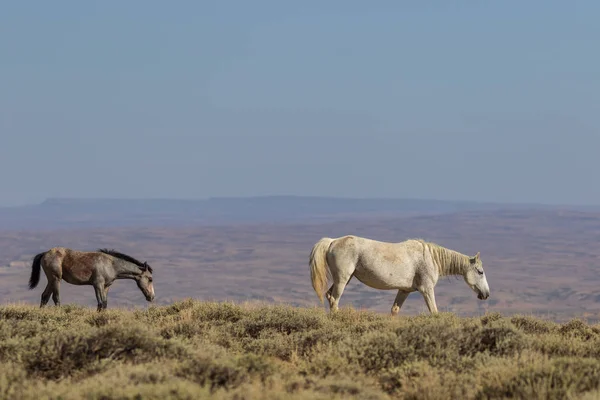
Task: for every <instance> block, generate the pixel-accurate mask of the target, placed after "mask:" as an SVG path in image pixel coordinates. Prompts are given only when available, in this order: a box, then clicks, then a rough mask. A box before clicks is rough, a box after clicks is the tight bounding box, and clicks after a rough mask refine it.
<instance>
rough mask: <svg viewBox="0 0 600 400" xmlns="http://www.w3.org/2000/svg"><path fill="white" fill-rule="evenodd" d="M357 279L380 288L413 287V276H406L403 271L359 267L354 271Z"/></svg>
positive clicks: (406, 288)
mask: <svg viewBox="0 0 600 400" xmlns="http://www.w3.org/2000/svg"><path fill="white" fill-rule="evenodd" d="M354 276H355V277H356V279H358V280H359V281H361V282H362V283H364V284H365V285H367V286H370V287H372V288H374V289H380V290H392V289H405V290H408V289H411V288H412V287H413V279H412V277H408V276H406V274H403V273H402V272H401V271H394V270H392V269H390V270H371V269H365V268H357V269H356V271H354Z"/></svg>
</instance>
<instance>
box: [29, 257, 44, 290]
mask: <svg viewBox="0 0 600 400" xmlns="http://www.w3.org/2000/svg"><path fill="white" fill-rule="evenodd" d="M46 253H47V251H45V252H43V253H40V254H38V255H36V256H35V257H33V264H31V277H29V289H33V288H35V287H36V286H37V284H38V283H39V282H40V272H41V269H42V258H43V257H44V256H45V255H46Z"/></svg>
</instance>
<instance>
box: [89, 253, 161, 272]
mask: <svg viewBox="0 0 600 400" xmlns="http://www.w3.org/2000/svg"><path fill="white" fill-rule="evenodd" d="M98 251H99V252H101V253H104V254H108V255H110V256H113V257H117V258H120V259H121V260H125V261H128V262H130V263H132V264H135V265H137V266H138V267H140V269H141V270H143V271H145V270H146V269H147V270H148V271H149V272H150V273H152V268H151V267H150V266H149V265H148V263H146V262H141V261H139V260H136V259H135V258H133V257H131V256H128V255H127V254H123V253H119V252H118V251H116V250H109V249H98Z"/></svg>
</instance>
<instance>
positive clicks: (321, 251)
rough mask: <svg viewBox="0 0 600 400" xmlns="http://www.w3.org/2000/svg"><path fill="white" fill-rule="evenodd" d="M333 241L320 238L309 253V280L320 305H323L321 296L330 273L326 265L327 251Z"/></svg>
mask: <svg viewBox="0 0 600 400" xmlns="http://www.w3.org/2000/svg"><path fill="white" fill-rule="evenodd" d="M333 241H334V239H332V238H327V237H325V238H322V239H321V240H319V241H318V242H317V243H315V245H314V246H313V248H312V250H311V251H310V259H309V265H310V279H311V281H312V286H313V289H315V292H316V293H317V296H319V300H321V304H323V295H324V294H325V290H326V289H327V281H328V280H329V279H330V278H331V271H330V269H329V264H328V263H327V251H328V250H329V246H331V243H332V242H333Z"/></svg>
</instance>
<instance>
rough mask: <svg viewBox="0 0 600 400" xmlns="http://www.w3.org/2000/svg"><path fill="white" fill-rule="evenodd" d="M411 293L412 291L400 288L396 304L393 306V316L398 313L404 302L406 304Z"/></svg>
mask: <svg viewBox="0 0 600 400" xmlns="http://www.w3.org/2000/svg"><path fill="white" fill-rule="evenodd" d="M409 294H410V292H404V291H402V290H398V294H397V295H396V299H395V300H394V305H393V306H392V317H395V316H396V315H398V313H399V312H400V308H401V307H402V304H404V301H405V300H406V298H407V297H408V295H409Z"/></svg>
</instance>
